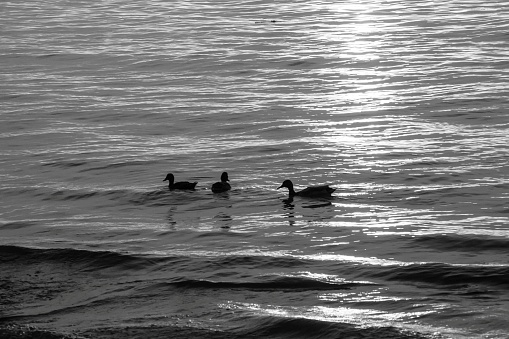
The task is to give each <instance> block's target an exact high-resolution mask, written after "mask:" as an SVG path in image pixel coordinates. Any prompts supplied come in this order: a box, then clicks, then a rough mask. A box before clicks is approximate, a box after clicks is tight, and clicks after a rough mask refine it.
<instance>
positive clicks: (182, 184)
mask: <svg viewBox="0 0 509 339" xmlns="http://www.w3.org/2000/svg"><path fill="white" fill-rule="evenodd" d="M166 180H168V188H169V189H170V190H194V189H195V187H196V184H198V183H197V182H189V181H179V182H175V176H174V175H173V174H171V173H168V175H167V176H166V178H164V180H163V181H166Z"/></svg>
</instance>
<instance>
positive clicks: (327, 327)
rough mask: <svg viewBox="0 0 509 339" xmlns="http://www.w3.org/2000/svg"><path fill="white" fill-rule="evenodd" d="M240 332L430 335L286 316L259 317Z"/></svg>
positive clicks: (402, 338)
mask: <svg viewBox="0 0 509 339" xmlns="http://www.w3.org/2000/svg"><path fill="white" fill-rule="evenodd" d="M238 333H239V334H241V336H243V337H247V338H250V337H255V338H306V339H310V338H355V339H357V338H387V339H389V338H391V339H421V338H426V337H425V336H423V335H421V334H418V333H415V332H410V331H404V330H400V329H397V328H394V327H362V328H361V327H358V326H355V325H351V324H346V323H339V322H327V321H322V320H314V319H306V318H285V317H259V318H258V319H257V320H256V321H252V322H251V323H250V324H249V326H246V327H245V328H242V330H239V331H238ZM428 338H429V337H428Z"/></svg>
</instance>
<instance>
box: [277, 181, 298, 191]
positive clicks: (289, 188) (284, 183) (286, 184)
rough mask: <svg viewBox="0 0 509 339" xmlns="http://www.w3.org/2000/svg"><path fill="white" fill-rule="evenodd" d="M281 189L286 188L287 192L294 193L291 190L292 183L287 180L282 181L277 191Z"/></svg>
mask: <svg viewBox="0 0 509 339" xmlns="http://www.w3.org/2000/svg"><path fill="white" fill-rule="evenodd" d="M283 187H286V188H288V191H290V193H295V191H294V190H293V182H292V181H291V180H288V179H287V180H285V181H283V183H282V184H281V186H279V187H278V188H277V189H280V188H283Z"/></svg>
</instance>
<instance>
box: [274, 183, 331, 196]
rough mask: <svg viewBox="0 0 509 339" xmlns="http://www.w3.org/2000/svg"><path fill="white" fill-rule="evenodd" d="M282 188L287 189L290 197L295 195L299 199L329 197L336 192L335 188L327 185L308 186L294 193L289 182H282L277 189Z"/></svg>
mask: <svg viewBox="0 0 509 339" xmlns="http://www.w3.org/2000/svg"><path fill="white" fill-rule="evenodd" d="M283 187H286V188H288V193H289V195H290V197H294V196H296V195H297V196H300V197H330V196H331V193H332V192H334V191H335V190H336V189H335V188H332V187H329V185H323V186H310V187H307V188H305V189H303V190H302V191H299V192H295V190H294V189H293V183H292V182H291V180H285V181H283V184H282V185H281V186H279V187H278V188H277V189H280V188H283Z"/></svg>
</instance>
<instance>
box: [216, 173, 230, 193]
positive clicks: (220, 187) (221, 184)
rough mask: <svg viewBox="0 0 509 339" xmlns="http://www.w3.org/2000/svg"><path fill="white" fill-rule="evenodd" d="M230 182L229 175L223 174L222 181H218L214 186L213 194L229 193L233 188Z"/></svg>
mask: <svg viewBox="0 0 509 339" xmlns="http://www.w3.org/2000/svg"><path fill="white" fill-rule="evenodd" d="M228 181H230V180H228V173H226V172H223V174H221V181H218V182H216V183H214V184H213V185H212V192H214V193H221V192H226V191H229V190H230V189H231V188H232V187H231V186H230V184H229V183H228Z"/></svg>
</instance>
